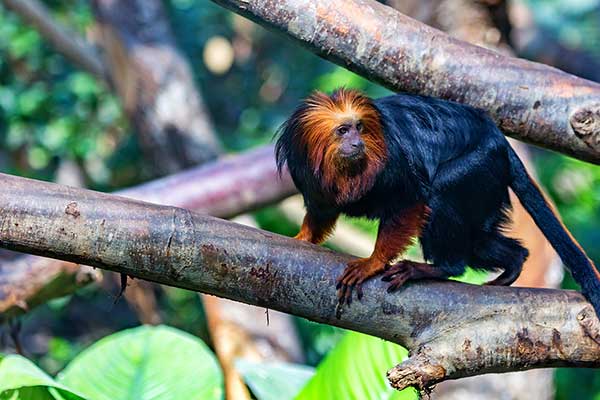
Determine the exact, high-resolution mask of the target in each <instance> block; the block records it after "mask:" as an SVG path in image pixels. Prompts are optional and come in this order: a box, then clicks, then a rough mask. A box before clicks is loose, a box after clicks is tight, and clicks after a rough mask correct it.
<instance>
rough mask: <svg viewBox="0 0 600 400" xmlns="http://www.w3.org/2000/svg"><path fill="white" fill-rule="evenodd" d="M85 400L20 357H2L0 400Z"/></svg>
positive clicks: (0, 360) (0, 365) (0, 364)
mask: <svg viewBox="0 0 600 400" xmlns="http://www.w3.org/2000/svg"><path fill="white" fill-rule="evenodd" d="M7 399H11V400H30V399H31V400H63V399H65V400H83V397H80V396H78V395H76V394H75V393H73V392H71V391H70V390H69V389H67V388H66V387H65V386H63V385H61V384H58V383H56V382H55V381H54V380H53V379H52V378H51V377H49V376H48V375H47V374H46V373H45V372H44V371H42V370H41V369H39V368H38V367H36V366H35V365H34V364H33V363H32V362H31V361H29V360H28V359H26V358H25V357H22V356H19V355H9V356H0V400H7Z"/></svg>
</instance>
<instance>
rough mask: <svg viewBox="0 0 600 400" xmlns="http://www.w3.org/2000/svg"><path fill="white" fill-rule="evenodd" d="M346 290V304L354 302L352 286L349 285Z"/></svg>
mask: <svg viewBox="0 0 600 400" xmlns="http://www.w3.org/2000/svg"><path fill="white" fill-rule="evenodd" d="M347 288H348V289H347V290H346V304H347V305H350V304H352V286H350V285H348V286H347Z"/></svg>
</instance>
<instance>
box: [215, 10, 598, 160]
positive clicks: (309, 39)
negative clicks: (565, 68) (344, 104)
mask: <svg viewBox="0 0 600 400" xmlns="http://www.w3.org/2000/svg"><path fill="white" fill-rule="evenodd" d="M213 1H215V2H216V3H218V4H220V5H223V6H225V7H227V8H229V9H231V10H232V11H234V12H237V13H240V14H242V15H245V16H247V17H249V18H251V19H252V20H254V21H256V22H258V23H259V24H261V25H264V26H266V27H268V28H271V29H274V30H277V31H280V32H283V33H285V34H287V35H289V36H290V37H292V38H294V39H296V40H297V41H299V42H301V43H302V44H304V45H305V46H306V47H308V49H310V50H312V51H314V52H316V53H317V54H319V55H321V56H322V57H324V58H326V59H328V60H331V61H334V62H336V63H338V64H340V65H342V66H345V67H347V68H349V69H351V70H353V71H355V72H357V73H359V74H360V75H363V76H365V77H368V78H370V79H372V80H374V81H376V82H379V83H381V84H382V85H384V86H387V87H388V88H390V89H393V90H399V91H407V92H411V93H420V94H425V95H431V96H435V97H441V98H445V99H451V100H455V101H460V102H464V103H468V104H471V105H474V106H477V107H481V108H483V109H485V110H487V111H488V112H489V113H490V114H491V116H492V117H493V118H494V119H495V120H496V122H497V123H498V125H499V126H500V128H501V129H502V130H503V131H504V132H505V133H506V134H508V135H510V136H513V137H515V138H517V139H520V140H523V141H526V142H529V143H533V144H536V145H539V146H543V147H547V148H550V149H554V150H557V151H561V152H563V153H566V154H569V155H572V156H574V157H578V158H580V159H582V160H586V161H589V162H593V163H596V164H598V163H600V151H598V148H597V147H595V146H592V145H590V144H589V143H592V144H593V143H596V142H597V140H598V136H600V129H597V130H594V131H592V132H591V133H588V132H587V131H580V130H578V127H576V126H572V124H571V123H570V116H571V115H573V114H581V113H585V112H586V111H587V110H589V109H591V108H592V107H597V106H598V105H600V85H598V84H596V83H593V82H590V81H586V80H584V79H581V78H577V77H575V76H572V75H569V74H566V73H564V72H562V71H559V70H557V69H555V68H552V67H549V66H546V65H542V64H537V63H533V62H530V61H525V60H522V59H518V58H512V57H506V56H502V55H500V54H498V53H496V52H494V51H492V50H487V49H484V48H481V47H478V46H474V45H471V44H468V43H465V42H462V41H460V40H458V39H454V38H452V37H450V36H448V35H447V34H445V33H443V32H440V31H438V30H436V29H433V28H430V27H428V26H426V25H423V24H422V23H419V22H417V21H415V20H413V19H411V18H409V17H407V16H405V15H403V14H401V13H399V12H397V11H396V10H394V9H392V8H390V7H387V6H385V5H383V4H380V3H377V2H375V1H372V0H302V1H297V0H213Z"/></svg>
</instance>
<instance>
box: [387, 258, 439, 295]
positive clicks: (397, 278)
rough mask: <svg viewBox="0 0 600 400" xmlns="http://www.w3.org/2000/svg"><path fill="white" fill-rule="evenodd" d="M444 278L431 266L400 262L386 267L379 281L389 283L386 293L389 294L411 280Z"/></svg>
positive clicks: (409, 261)
mask: <svg viewBox="0 0 600 400" xmlns="http://www.w3.org/2000/svg"><path fill="white" fill-rule="evenodd" d="M445 277H446V276H445V274H444V273H443V271H442V270H441V269H439V268H436V267H435V266H433V265H431V264H427V263H421V262H416V261H411V260H402V261H399V262H398V263H396V264H394V265H390V266H388V267H386V269H385V272H384V273H383V277H382V278H381V280H382V281H384V282H390V285H389V286H388V289H387V291H388V293H391V292H394V291H396V290H398V289H399V288H400V287H402V286H403V285H404V284H405V283H406V282H408V281H411V280H412V281H414V280H418V279H440V278H445Z"/></svg>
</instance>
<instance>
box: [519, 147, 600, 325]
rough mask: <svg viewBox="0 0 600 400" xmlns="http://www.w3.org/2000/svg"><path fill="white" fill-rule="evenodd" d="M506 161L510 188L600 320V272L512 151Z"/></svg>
mask: <svg viewBox="0 0 600 400" xmlns="http://www.w3.org/2000/svg"><path fill="white" fill-rule="evenodd" d="M509 158H510V165H511V175H512V183H511V185H510V187H511V188H512V189H513V190H514V192H515V194H516V195H517V197H518V198H519V200H520V201H521V203H522V204H523V207H525V209H526V210H527V212H529V214H530V215H531V216H532V217H533V220H534V221H535V223H536V225H537V226H538V227H539V228H540V229H541V230H542V232H543V233H544V235H545V236H546V238H547V239H548V240H549V241H550V244H552V247H554V250H556V252H557V253H558V255H559V256H560V258H561V260H562V262H563V263H564V264H565V266H566V267H567V268H568V269H569V271H571V274H572V275H573V278H575V281H577V283H579V285H581V289H582V292H583V295H584V296H585V297H586V298H587V299H588V300H589V301H590V303H592V305H593V306H594V310H596V314H597V315H598V317H599V318H600V273H598V270H597V269H596V267H595V266H594V263H593V262H592V260H590V259H589V258H588V256H587V255H586V254H585V252H584V251H583V249H582V248H581V246H580V245H579V243H577V241H576V240H575V238H574V237H573V236H572V235H571V233H570V232H569V231H568V230H567V228H566V227H565V226H564V225H563V223H562V222H561V220H560V218H559V217H558V216H557V214H556V213H555V212H554V210H553V208H552V206H551V205H550V204H548V202H547V201H546V199H545V198H544V195H543V194H542V192H541V191H540V189H539V187H538V186H537V184H536V183H535V182H534V181H533V180H532V179H531V177H530V176H529V174H528V173H527V170H526V169H525V166H524V165H523V163H522V162H521V160H520V159H519V157H518V156H517V154H516V153H515V152H514V150H513V149H512V148H511V149H509Z"/></svg>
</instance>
